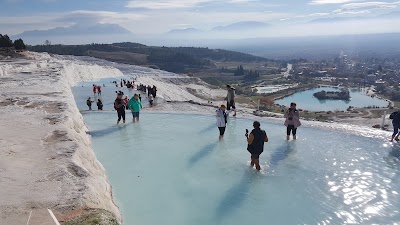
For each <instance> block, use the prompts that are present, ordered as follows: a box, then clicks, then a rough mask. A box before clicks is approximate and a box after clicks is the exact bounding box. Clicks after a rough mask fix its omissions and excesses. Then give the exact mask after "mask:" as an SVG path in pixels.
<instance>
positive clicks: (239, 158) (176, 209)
mask: <svg viewBox="0 0 400 225" xmlns="http://www.w3.org/2000/svg"><path fill="white" fill-rule="evenodd" d="M129 116H130V114H128V120H127V121H130V119H131V118H130V117H129ZM84 118H85V121H86V123H87V124H88V126H89V128H90V130H91V135H92V140H93V148H94V150H95V152H96V155H97V157H98V159H99V160H100V162H101V163H102V164H103V165H104V167H105V168H106V170H107V172H108V175H109V178H110V181H111V183H112V185H113V191H114V196H115V198H116V200H117V203H118V205H119V206H120V207H121V209H122V213H123V215H124V217H125V218H124V221H125V223H124V224H127V225H133V224H157V223H158V224H174V225H176V224H182V225H183V224H194V225H196V224H203V225H204V224H232V225H235V224H247V223H260V222H263V223H266V222H267V221H268V222H267V223H268V224H300V223H301V224H317V223H321V224H323V223H328V222H329V223H331V224H344V223H350V222H353V223H378V224H382V223H383V224H387V223H393V222H394V221H398V220H400V216H399V212H398V208H399V206H400V204H399V196H398V193H397V192H396V190H398V188H399V186H400V185H399V181H398V180H399V179H395V178H396V177H398V176H399V164H398V157H396V154H395V153H396V152H398V151H399V150H398V148H397V146H396V145H393V146H390V145H384V144H383V143H382V142H381V140H379V139H371V138H363V137H359V136H355V135H350V134H345V133H340V132H337V131H326V130H320V129H315V128H303V127H302V128H300V129H299V139H298V140H296V141H289V142H287V141H286V140H285V127H284V126H283V125H280V124H274V123H268V122H263V123H262V128H263V129H266V131H267V134H268V136H269V139H270V142H269V143H267V144H266V145H265V152H264V153H263V154H262V155H261V157H260V161H261V163H262V167H263V171H262V172H261V173H258V172H256V171H255V170H254V169H251V168H250V167H249V161H250V155H249V153H248V152H247V151H246V140H245V137H244V133H245V129H251V125H252V121H250V120H244V119H234V118H232V119H231V120H230V122H229V124H228V127H227V131H226V135H225V139H224V140H223V141H218V129H217V127H216V126H215V119H214V118H213V117H209V116H200V115H179V114H177V115H174V114H145V113H142V114H141V121H140V123H136V124H133V123H128V124H126V125H121V126H116V125H114V123H115V119H116V115H115V113H93V114H85V115H84ZM393 152H394V153H393Z"/></svg>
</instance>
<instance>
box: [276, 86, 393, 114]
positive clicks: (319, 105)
mask: <svg viewBox="0 0 400 225" xmlns="http://www.w3.org/2000/svg"><path fill="white" fill-rule="evenodd" d="M323 90H324V91H339V89H336V88H327V87H324V88H315V89H311V90H307V91H302V92H298V93H296V94H293V95H291V96H288V97H286V98H283V99H280V100H277V101H276V103H277V104H280V105H286V106H289V105H290V103H291V102H296V103H297V107H298V108H300V109H304V110H310V111H329V110H331V111H334V110H346V109H347V108H349V106H353V107H356V108H361V107H368V106H379V107H387V106H388V104H389V103H388V102H387V101H385V100H382V99H379V98H371V97H370V96H367V95H366V94H365V92H364V91H361V90H358V89H351V90H350V97H351V99H350V101H343V100H318V99H317V98H315V97H314V96H313V94H314V93H315V92H319V91H323Z"/></svg>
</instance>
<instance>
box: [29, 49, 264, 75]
mask: <svg viewBox="0 0 400 225" xmlns="http://www.w3.org/2000/svg"><path fill="white" fill-rule="evenodd" d="M29 49H30V50H32V51H37V52H48V53H52V54H59V55H77V56H85V55H88V52H89V51H98V52H129V53H136V54H143V55H147V56H148V57H147V60H148V63H149V64H154V65H156V66H158V67H159V68H160V69H163V70H167V71H170V72H175V73H180V72H190V71H192V70H191V69H199V68H204V67H207V66H210V67H211V66H213V65H212V64H211V63H210V60H215V61H227V62H263V61H267V59H266V58H263V57H258V56H253V55H250V54H245V53H240V52H234V51H227V50H221V49H208V48H195V47H154V46H146V45H142V44H138V43H130V42H124V43H114V44H89V45H51V44H49V43H46V44H44V45H37V46H30V48H29ZM124 63H128V64H129V63H131V62H129V61H126V62H124Z"/></svg>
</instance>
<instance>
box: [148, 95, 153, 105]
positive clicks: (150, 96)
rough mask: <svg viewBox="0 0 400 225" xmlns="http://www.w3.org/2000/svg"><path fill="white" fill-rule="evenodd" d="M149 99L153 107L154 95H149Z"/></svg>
mask: <svg viewBox="0 0 400 225" xmlns="http://www.w3.org/2000/svg"><path fill="white" fill-rule="evenodd" d="M148 99H149V104H150V106H153V104H154V103H153V102H154V98H153V95H149V97H148Z"/></svg>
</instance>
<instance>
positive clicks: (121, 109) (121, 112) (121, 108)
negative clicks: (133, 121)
mask: <svg viewBox="0 0 400 225" xmlns="http://www.w3.org/2000/svg"><path fill="white" fill-rule="evenodd" d="M122 96H123V94H122V93H121V92H119V93H118V94H117V98H116V99H115V101H114V109H115V110H117V114H118V120H117V124H119V122H120V121H121V118H122V119H123V122H124V123H125V104H124V101H123V100H122Z"/></svg>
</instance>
